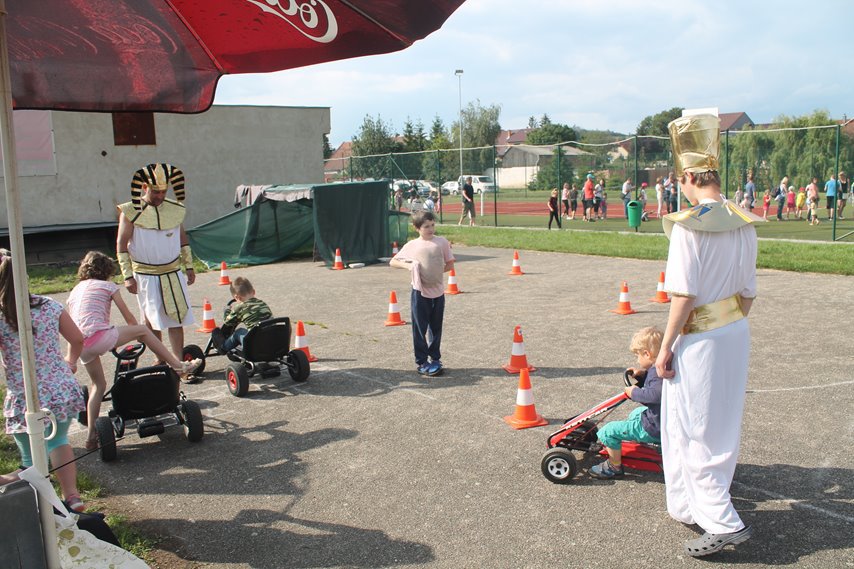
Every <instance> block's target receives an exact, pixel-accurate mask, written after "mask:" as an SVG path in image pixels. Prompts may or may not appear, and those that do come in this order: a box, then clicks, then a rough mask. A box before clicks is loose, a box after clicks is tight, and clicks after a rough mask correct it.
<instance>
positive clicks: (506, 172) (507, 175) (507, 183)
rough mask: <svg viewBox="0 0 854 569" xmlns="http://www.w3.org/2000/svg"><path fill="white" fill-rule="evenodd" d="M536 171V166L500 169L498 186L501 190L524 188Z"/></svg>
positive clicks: (537, 168) (537, 169)
mask: <svg viewBox="0 0 854 569" xmlns="http://www.w3.org/2000/svg"><path fill="white" fill-rule="evenodd" d="M538 171H539V167H538V166H527V167H525V166H517V167H512V168H503V167H502V168H499V169H498V184H499V186H500V188H501V189H516V188H524V187H525V186H527V185H528V183H529V182H530V181H531V180H533V179H534V176H535V175H536V173H537V172H538Z"/></svg>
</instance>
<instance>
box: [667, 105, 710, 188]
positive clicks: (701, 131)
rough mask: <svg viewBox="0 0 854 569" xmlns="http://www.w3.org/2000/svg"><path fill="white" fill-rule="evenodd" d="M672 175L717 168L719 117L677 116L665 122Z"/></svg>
mask: <svg viewBox="0 0 854 569" xmlns="http://www.w3.org/2000/svg"><path fill="white" fill-rule="evenodd" d="M667 130H669V131H670V141H671V143H672V144H673V162H674V165H675V170H676V175H677V176H681V175H682V174H683V173H684V172H708V171H709V170H717V169H718V165H719V162H718V154H719V152H720V146H721V145H720V142H721V119H720V118H718V117H717V116H715V115H692V116H687V117H680V118H678V119H676V120H673V121H671V122H670V124H668V125H667Z"/></svg>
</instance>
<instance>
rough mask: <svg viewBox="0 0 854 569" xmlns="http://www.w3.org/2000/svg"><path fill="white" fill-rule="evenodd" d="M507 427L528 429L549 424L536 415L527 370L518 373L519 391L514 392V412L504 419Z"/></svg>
mask: <svg viewBox="0 0 854 569" xmlns="http://www.w3.org/2000/svg"><path fill="white" fill-rule="evenodd" d="M504 420H505V421H506V422H507V424H508V425H510V426H511V427H513V428H514V429H527V428H529V427H542V426H543V425H548V424H549V422H548V421H546V420H545V419H543V416H542V415H538V414H537V408H536V407H534V396H533V393H532V392H531V377H530V376H529V375H528V370H526V369H523V370H522V371H520V372H519V389H518V390H517V391H516V410H515V411H514V412H513V414H512V415H508V416H506V417H504Z"/></svg>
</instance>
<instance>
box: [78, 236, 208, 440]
mask: <svg viewBox="0 0 854 569" xmlns="http://www.w3.org/2000/svg"><path fill="white" fill-rule="evenodd" d="M115 274H116V265H115V263H114V262H113V260H112V259H111V258H109V257H107V256H106V255H104V254H103V253H99V252H97V251H90V252H88V253H86V256H85V257H83V261H81V263H80V268H79V269H78V270H77V277H78V278H79V279H80V282H79V283H77V286H75V287H74V289H73V290H72V291H71V295H70V296H69V297H68V303H67V304H68V312H69V313H70V314H71V318H72V320H74V323H75V324H77V327H78V328H80V331H81V332H82V333H83V337H84V340H83V352H82V353H81V354H80V361H81V362H83V365H84V366H85V367H86V372H87V373H88V374H89V379H91V380H92V386H91V387H90V389H89V402H88V403H87V413H88V416H89V425H88V426H89V431H88V436H87V438H86V450H95V449H96V448H98V433H97V431H96V430H95V419H96V418H97V417H98V415H99V414H100V413H101V400H102V399H103V398H104V393H105V392H106V390H107V380H106V379H105V377H104V368H103V366H102V365H101V356H102V355H103V354H105V353H107V352H108V351H110V350H112V349H114V348H117V347H118V346H120V345H122V344H124V343H126V342H129V341H131V340H137V341H140V342H142V343H143V344H145V345H146V346H148V347H149V348H150V349H151V351H152V352H154V353H155V354H156V355H157V357H158V358H160V360H161V361H163V362H166V363H167V364H169V366H171V367H172V369H174V370H175V371H177V372H178V373H179V374H181V375H188V374H190V373H191V372H192V371H193V370H195V369H196V368H197V367H199V366H200V365H201V363H202V360H201V359H195V360H192V361H188V362H182V361H179V360H178V359H177V358H176V357H175V356H174V355H172V352H170V351H169V349H168V348H167V347H166V346H165V345H164V344H163V342H161V341H160V340H158V339H157V336H155V335H154V333H153V332H152V331H151V329H150V328H148V326H144V325H141V324H139V323H138V322H137V320H136V317H135V316H134V315H133V314H132V313H131V311H130V309H128V306H127V304H125V301H124V300H123V299H122V293H121V287H120V286H119V285H117V284H116V283H114V282H113V281H112V280H111V279H112V278H113V276H115ZM112 303H115V304H116V308H118V309H119V312H121V313H122V316H123V317H124V319H125V322H127V323H128V325H127V326H119V327H116V326H113V325H112V324H110V307H111V304H112Z"/></svg>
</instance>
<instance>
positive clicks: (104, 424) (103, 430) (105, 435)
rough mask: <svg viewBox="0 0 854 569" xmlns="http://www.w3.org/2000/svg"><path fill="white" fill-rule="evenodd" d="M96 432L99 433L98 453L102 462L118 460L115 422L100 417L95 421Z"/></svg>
mask: <svg viewBox="0 0 854 569" xmlns="http://www.w3.org/2000/svg"><path fill="white" fill-rule="evenodd" d="M95 431H96V432H97V433H98V446H99V447H100V448H99V449H98V452H99V454H100V456H101V460H103V461H104V462H112V461H114V460H116V454H117V453H116V431H115V430H114V429H113V421H111V420H110V418H109V417H98V418H97V419H96V420H95Z"/></svg>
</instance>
